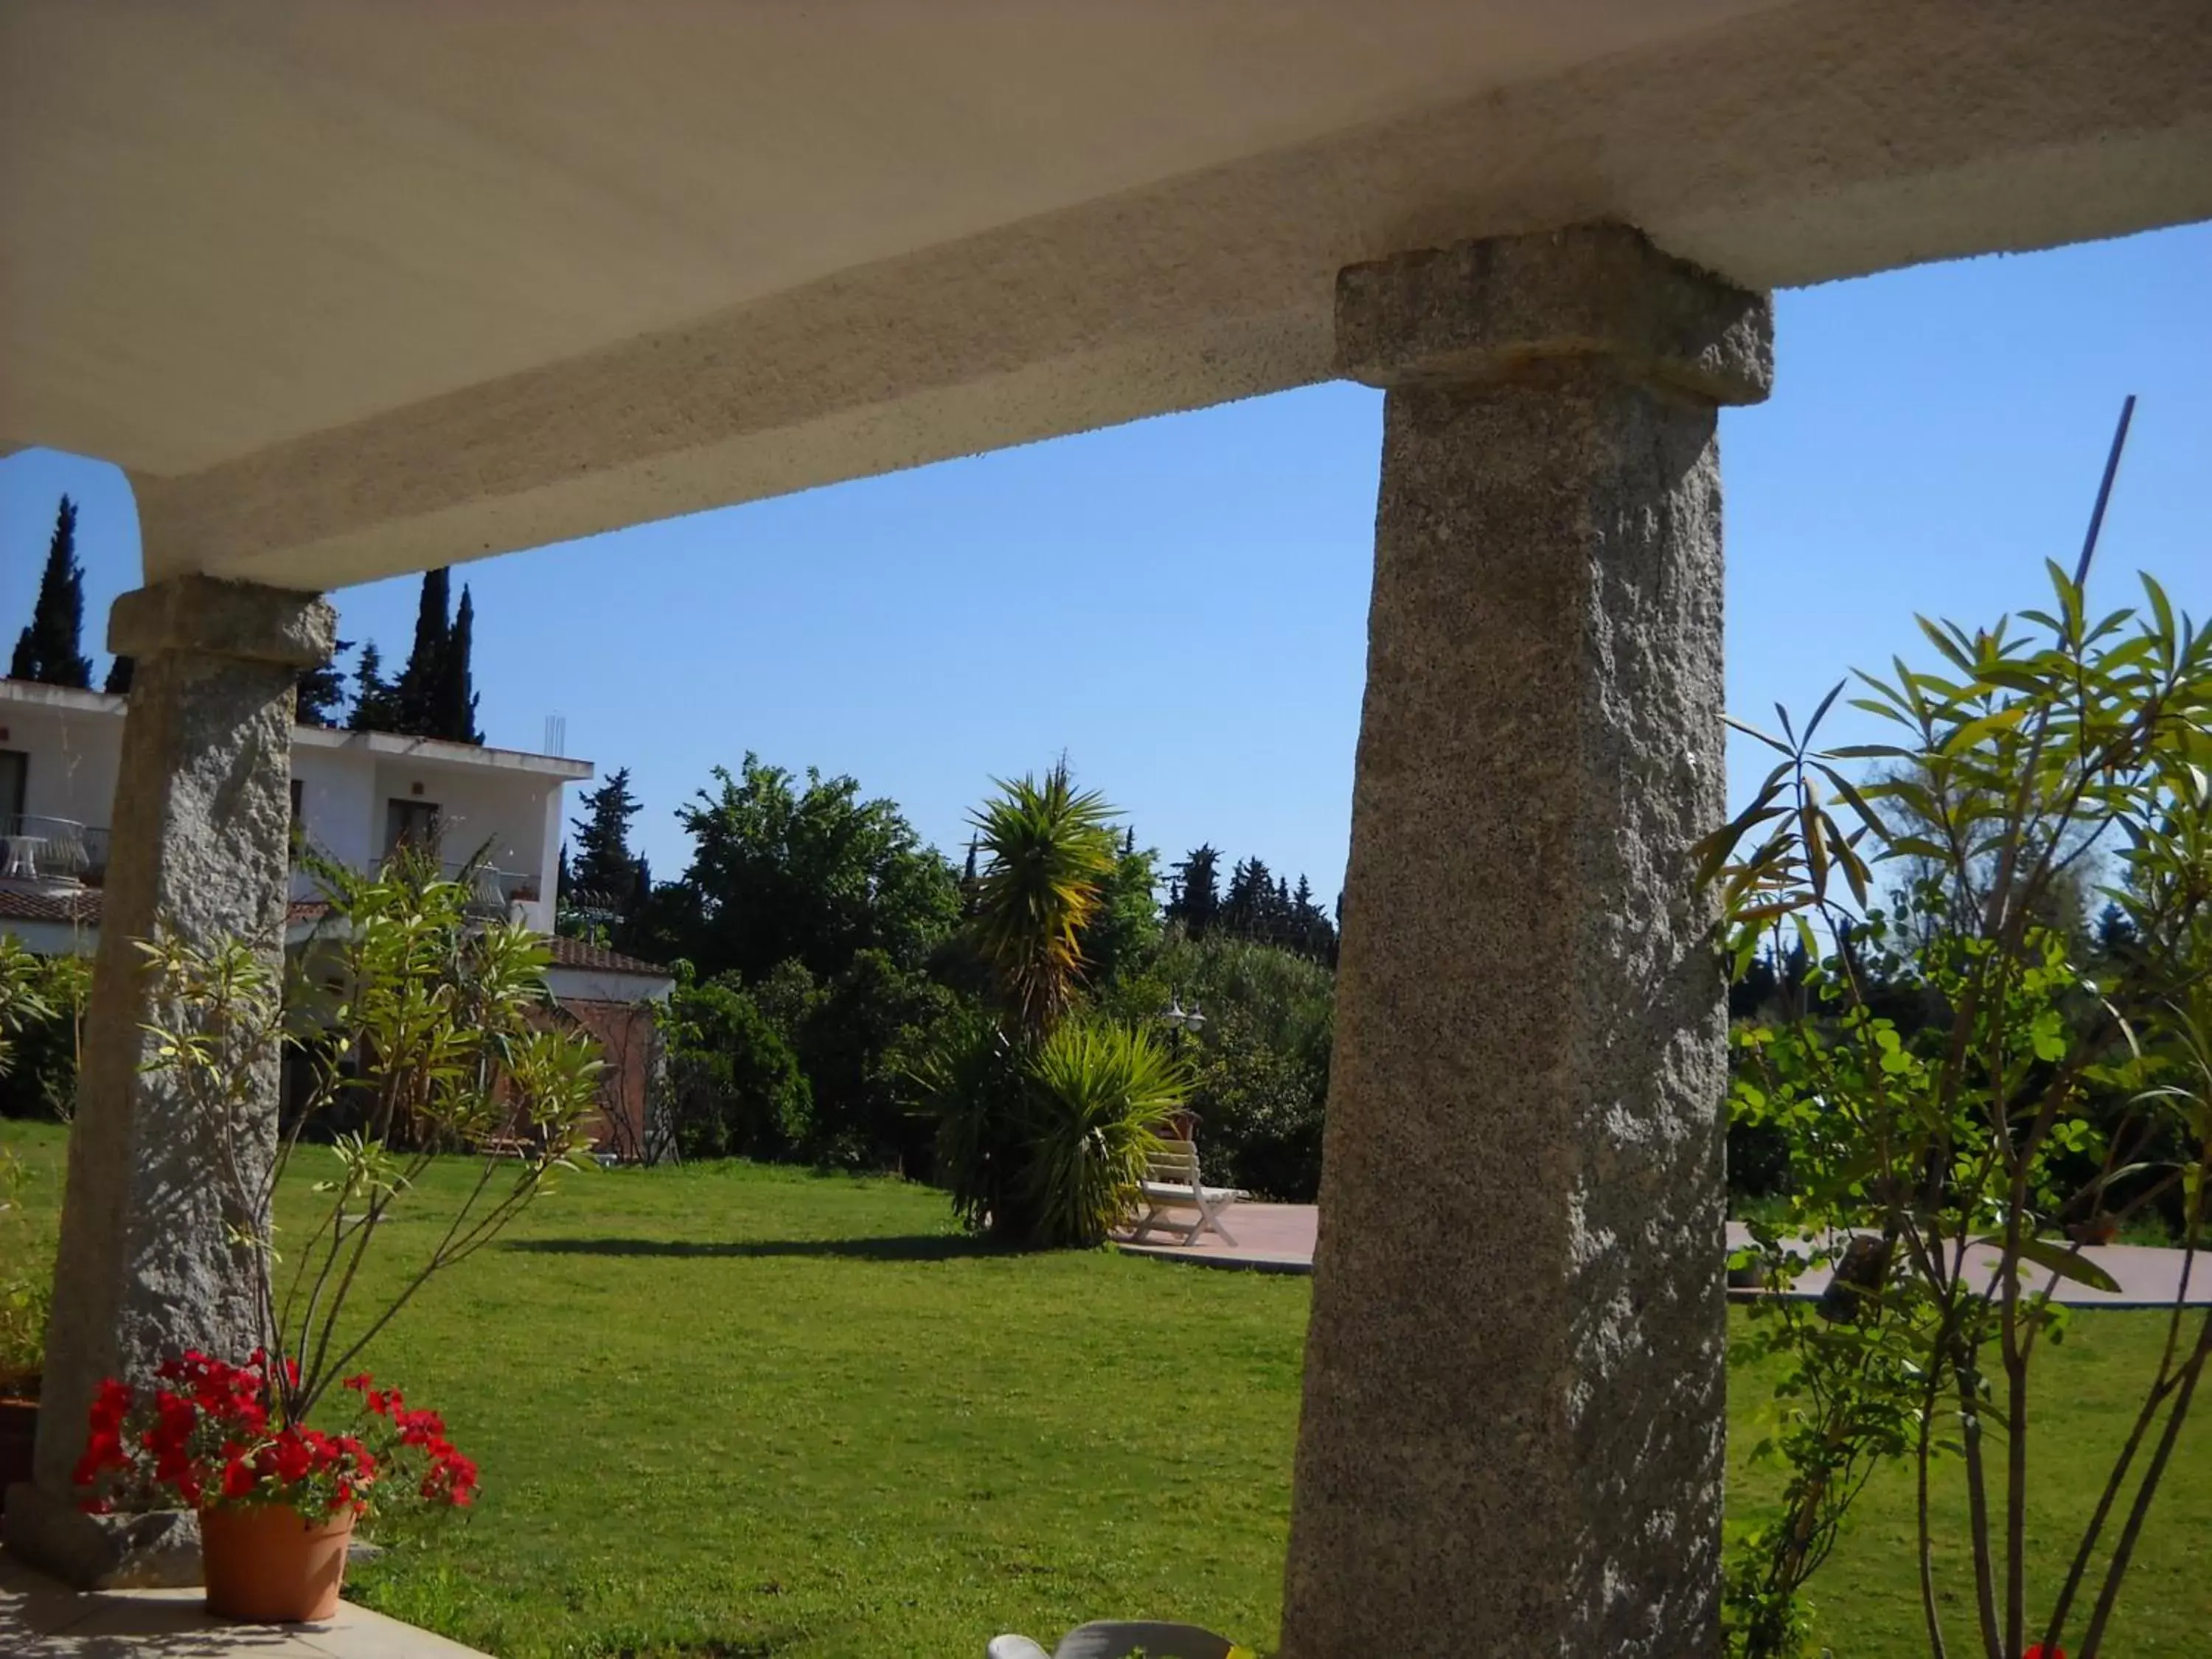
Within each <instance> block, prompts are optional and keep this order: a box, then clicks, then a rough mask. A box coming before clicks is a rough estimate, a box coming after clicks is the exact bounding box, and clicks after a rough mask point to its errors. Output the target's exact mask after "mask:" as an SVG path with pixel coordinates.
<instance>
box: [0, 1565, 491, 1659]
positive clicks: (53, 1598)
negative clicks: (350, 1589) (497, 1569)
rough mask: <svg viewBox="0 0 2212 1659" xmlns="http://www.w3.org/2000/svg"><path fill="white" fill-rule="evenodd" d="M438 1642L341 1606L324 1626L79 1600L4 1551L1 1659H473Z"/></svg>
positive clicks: (196, 1608)
mask: <svg viewBox="0 0 2212 1659" xmlns="http://www.w3.org/2000/svg"><path fill="white" fill-rule="evenodd" d="M476 1652H477V1650H475V1649H474V1648H465V1647H463V1646H462V1645H461V1644H459V1643H458V1642H449V1641H447V1639H446V1638H444V1637H442V1636H433V1635H432V1634H431V1633H430V1632H428V1631H426V1630H417V1629H416V1628H415V1626H412V1625H403V1624H401V1623H400V1622H399V1621H398V1620H396V1619H386V1617H385V1616H384V1615H383V1614H382V1613H371V1612H370V1611H369V1610H368V1608H366V1607H355V1606H354V1605H353V1604H352V1603H351V1602H346V1603H344V1604H343V1605H341V1606H340V1607H339V1608H338V1613H337V1617H336V1618H334V1619H332V1620H330V1621H329V1622H328V1623H327V1624H320V1625H233V1624H227V1623H225V1622H223V1621H222V1620H217V1619H210V1617H209V1616H208V1615H207V1613H206V1611H205V1610H204V1608H203V1607H201V1605H200V1592H199V1591H197V1590H196V1589H170V1590H106V1591H101V1592H99V1593H96V1594H92V1595H81V1594H79V1593H77V1592H76V1591H74V1590H70V1589H65V1588H64V1587H63V1586H62V1585H60V1584H58V1583H55V1582H54V1581H53V1580H52V1579H51V1578H48V1577H45V1576H44V1575H42V1574H40V1573H37V1572H33V1571H32V1570H31V1569H30V1568H28V1567H27V1566H25V1565H23V1564H22V1563H21V1561H18V1560H17V1559H15V1557H13V1556H12V1555H10V1554H9V1553H8V1552H7V1551H6V1550H4V1549H0V1654H5V1655H7V1656H9V1659H19V1656H20V1659H49V1656H51V1659H111V1656H120V1655H123V1654H133V1655H149V1656H155V1659H164V1656H169V1659H225V1656H229V1655H233V1654H245V1655H251V1656H253V1659H470V1656H473V1655H475V1654H476Z"/></svg>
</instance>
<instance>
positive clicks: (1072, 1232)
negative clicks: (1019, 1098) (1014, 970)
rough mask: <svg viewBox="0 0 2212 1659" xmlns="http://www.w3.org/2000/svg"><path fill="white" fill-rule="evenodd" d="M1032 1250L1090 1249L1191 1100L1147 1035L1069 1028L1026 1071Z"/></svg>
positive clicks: (1116, 1218) (1117, 1027)
mask: <svg viewBox="0 0 2212 1659" xmlns="http://www.w3.org/2000/svg"><path fill="white" fill-rule="evenodd" d="M1027 1083H1028V1085H1029V1086H1028V1088H1027V1090H1026V1091H1025V1092H1026V1095H1027V1108H1028V1109H1027V1119H1028V1140H1029V1154H1030V1156H1029V1160H1028V1169H1027V1172H1026V1179H1027V1181H1028V1183H1029V1189H1030V1206H1031V1213H1030V1229H1031V1239H1032V1242H1033V1243H1039V1244H1045V1245H1078V1246H1090V1245H1096V1244H1098V1243H1102V1242H1103V1240H1104V1239H1105V1237H1106V1235H1107V1233H1108V1232H1109V1231H1111V1230H1112V1229H1113V1228H1114V1227H1115V1226H1116V1225H1119V1223H1120V1222H1121V1219H1122V1218H1123V1217H1124V1216H1126V1215H1127V1213H1128V1212H1129V1209H1130V1206H1132V1205H1133V1203H1134V1202H1135V1201H1136V1197H1137V1183H1138V1182H1139V1181H1140V1180H1142V1179H1143V1177H1144V1172H1145V1155H1146V1151H1147V1149H1148V1148H1149V1147H1150V1146H1151V1145H1152V1141H1153V1140H1154V1139H1156V1138H1157V1137H1158V1134H1159V1133H1160V1131H1161V1130H1162V1129H1164V1127H1166V1126H1167V1121H1168V1119H1169V1118H1170V1115H1173V1114H1174V1112H1175V1111H1176V1109H1178V1108H1180V1107H1181V1106H1182V1103H1183V1102H1184V1099H1185V1097H1187V1095H1188V1092H1189V1088H1188V1080H1187V1079H1186V1078H1185V1076H1184V1073H1183V1070H1182V1066H1179V1065H1178V1064H1176V1061H1175V1060H1173V1059H1172V1058H1171V1057H1170V1055H1169V1054H1168V1052H1167V1050H1166V1048H1164V1047H1163V1046H1162V1044H1161V1042H1160V1041H1159V1040H1158V1038H1157V1037H1155V1036H1153V1035H1152V1033H1151V1032H1150V1031H1148V1030H1145V1029H1144V1028H1143V1027H1142V1026H1135V1025H1124V1024H1119V1023H1118V1022H1114V1021H1107V1020H1084V1021H1076V1020H1069V1021H1066V1022H1063V1023H1062V1024H1060V1025H1057V1026H1055V1027H1054V1029H1053V1032H1052V1035H1051V1036H1048V1037H1047V1038H1046V1039H1045V1040H1044V1042H1042V1044H1041V1045H1039V1047H1038V1048H1036V1051H1035V1053H1034V1054H1033V1055H1032V1057H1031V1058H1030V1062H1029V1065H1028V1067H1027Z"/></svg>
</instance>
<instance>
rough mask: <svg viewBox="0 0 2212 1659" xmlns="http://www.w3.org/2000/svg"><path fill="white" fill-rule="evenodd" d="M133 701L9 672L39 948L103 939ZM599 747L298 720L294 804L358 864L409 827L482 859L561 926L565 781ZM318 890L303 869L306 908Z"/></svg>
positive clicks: (488, 873)
mask: <svg viewBox="0 0 2212 1659" xmlns="http://www.w3.org/2000/svg"><path fill="white" fill-rule="evenodd" d="M124 709H125V700H124V699H123V698H122V697H119V696H106V694H104V693H102V692H98V691H77V690H70V689H68V688H65V687H62V686H55V685H39V684H32V683H30V682H28V681H24V680H0V928H5V929H6V930H7V931H9V932H10V933H15V934H17V935H18V936H19V937H21V939H23V941H24V943H25V944H26V945H29V946H30V947H31V948H33V949H34V950H39V951H55V950H67V949H71V948H82V949H89V948H90V945H89V941H88V939H85V938H83V937H82V928H81V927H73V926H72V924H73V923H79V922H82V921H91V922H93V923H94V925H96V923H97V917H98V905H97V902H96V895H97V893H98V891H99V889H100V883H101V879H102V878H103V876H104V874H105V871H106V861H107V828H106V826H107V818H108V809H109V806H110V804H111V803H112V801H113V800H114V798H115V780H116V772H117V768H118V764H119V762H120V758H121V750H122V740H123V715H124ZM591 775H592V766H591V763H589V762H588V761H577V760H564V759H562V758H561V757H557V756H553V755H527V754H522V753H520V752H518V751H516V750H511V749H490V748H480V747H477V746H476V745H473V744H460V743H446V742H442V741H440V740H438V739H435V738H408V737H398V736H395V735H393V734H392V733H391V732H339V731H331V730H329V729H327V728H325V727H323V726H295V727H294V728H293V729H292V810H293V814H294V817H295V822H296V823H298V825H299V828H300V832H301V839H302V841H303V842H304V844H305V845H306V846H307V847H310V848H313V849H314V850H315V851H317V852H319V853H320V854H323V855H325V856H326V857H328V858H330V859H331V860H335V861H336V862H337V863H340V864H343V865H345V866H348V867H349V868H352V869H356V870H367V869H369V868H372V867H373V866H374V865H375V864H377V863H378V862H379V861H380V860H382V859H383V858H384V856H385V855H386V854H388V853H390V852H391V851H392V848H394V847H396V846H398V844H399V843H400V842H404V841H411V842H417V843H420V844H424V845H435V846H437V847H438V848H440V849H441V857H443V858H444V859H445V860H446V861H447V866H448V867H449V868H450V869H451V870H452V871H453V872H455V873H456V874H459V873H460V872H462V871H464V870H466V871H467V872H469V875H470V878H471V880H472V881H474V882H475V884H476V885H477V890H478V892H479V894H480V896H482V898H483V901H484V902H485V905H486V908H488V909H489V908H496V909H498V910H499V911H500V912H501V913H502V914H505V915H509V916H511V917H513V919H514V920H517V921H525V922H527V923H528V924H529V925H530V926H531V927H533V928H536V929H537V930H538V932H540V933H550V932H552V930H553V901H554V884H555V877H556V871H557V868H558V866H559V860H560V856H561V826H562V794H563V791H564V789H565V787H566V786H567V785H568V784H570V783H574V782H581V781H586V780H587V779H589V778H590V777H591ZM316 896H317V894H316V890H315V878H314V877H313V874H312V872H310V871H308V870H307V869H306V868H295V870H294V872H293V875H292V897H293V900H294V901H295V904H297V905H300V906H301V907H305V906H307V905H310V904H312V903H313V901H314V900H315V898H316Z"/></svg>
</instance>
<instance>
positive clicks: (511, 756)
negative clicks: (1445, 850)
mask: <svg viewBox="0 0 2212 1659" xmlns="http://www.w3.org/2000/svg"><path fill="white" fill-rule="evenodd" d="M0 701H6V702H16V703H23V704H27V705H29V706H31V707H33V708H58V709H65V710H68V711H69V712H70V713H72V714H92V715H96V716H99V717H101V718H104V719H109V720H120V719H121V718H122V717H123V715H124V714H125V711H126V710H127V709H128V708H129V707H130V702H129V700H128V699H127V698H125V697H121V696H110V695H109V694H108V693H106V692H105V691H83V690H78V689H76V687H75V686H67V685H46V684H41V683H40V682H39V681H36V680H16V679H6V678H0ZM292 744H293V746H294V747H295V749H344V750H355V751H356V752H367V753H369V754H374V755H380V756H390V757H392V758H393V759H395V760H407V761H412V762H416V763H430V764H433V765H437V766H454V767H466V768H470V769H485V768H489V769H493V770H495V771H513V772H526V773H529V774H531V775H533V776H538V777H548V778H558V779H560V780H561V781H562V782H564V783H574V782H580V781H583V780H585V779H586V778H589V777H590V776H591V775H592V772H593V771H594V768H593V766H592V763H591V762H590V761H584V760H568V759H566V758H564V757H561V756H559V755H538V754H533V753H532V752H530V751H529V750H522V749H496V748H494V747H493V746H492V745H491V744H473V743H451V742H448V741H447V740H446V739H444V738H414V737H406V736H403V735H401V734H400V733H398V732H349V731H343V730H340V729H338V728H337V727H334V726H297V725H295V726H293V728H292Z"/></svg>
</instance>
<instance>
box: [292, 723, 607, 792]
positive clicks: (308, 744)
mask: <svg viewBox="0 0 2212 1659" xmlns="http://www.w3.org/2000/svg"><path fill="white" fill-rule="evenodd" d="M292 744H293V746H294V747H295V749H341V750H349V751H351V752H353V753H355V754H370V755H374V756H376V757H379V758H380V759H390V760H392V761H393V762H395V763H398V762H404V763H406V764H407V765H409V766H411V767H415V768H416V769H421V770H424V771H434V772H435V771H447V772H453V771H461V772H485V771H490V772H501V773H507V774H516V775H527V776H531V777H539V778H552V779H556V780H558V781H561V782H562V783H579V782H581V781H584V780H586V779H587V778H589V777H590V776H591V775H592V763H591V762H589V761H582V760H568V759H564V758H563V757H560V756H557V755H533V754H530V753H528V752H527V751H526V750H520V749H494V748H491V747H490V746H489V745H488V744H471V743H449V742H447V740H446V739H444V738H410V737H402V736H400V735H398V733H396V732H342V731H337V730H334V729H332V728H331V727H329V726H294V727H293V728H292Z"/></svg>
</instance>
